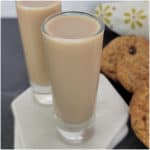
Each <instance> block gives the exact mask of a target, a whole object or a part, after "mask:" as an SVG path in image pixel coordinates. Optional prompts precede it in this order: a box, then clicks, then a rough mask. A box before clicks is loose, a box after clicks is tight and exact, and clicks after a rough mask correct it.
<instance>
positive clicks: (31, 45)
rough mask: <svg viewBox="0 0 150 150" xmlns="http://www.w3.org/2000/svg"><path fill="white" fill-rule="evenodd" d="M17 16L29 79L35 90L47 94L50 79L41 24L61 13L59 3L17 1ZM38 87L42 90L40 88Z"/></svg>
mask: <svg viewBox="0 0 150 150" xmlns="http://www.w3.org/2000/svg"><path fill="white" fill-rule="evenodd" d="M16 7H17V14H18V21H19V26H20V32H21V37H22V42H23V47H24V54H25V58H26V64H27V68H28V73H29V78H30V80H31V85H33V90H34V91H36V92H39V93H47V92H48V89H47V88H46V87H48V88H49V82H50V79H49V77H48V71H47V64H46V61H45V54H44V50H43V41H42V34H41V30H40V28H41V24H42V22H43V21H44V19H45V18H46V17H47V16H49V15H54V14H56V13H58V12H60V11H61V3H60V2H59V1H57V2H56V1H34V0H32V1H29V0H28V1H17V2H16ZM38 86H39V87H40V88H38Z"/></svg>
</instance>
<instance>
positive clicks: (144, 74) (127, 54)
mask: <svg viewBox="0 0 150 150" xmlns="http://www.w3.org/2000/svg"><path fill="white" fill-rule="evenodd" d="M148 64H149V44H148V41H146V40H145V39H144V38H142V37H136V38H135V39H134V42H133V43H132V44H131V45H130V46H129V47H126V46H125V47H124V49H123V51H122V52H121V56H120V57H119V59H118V63H117V67H116V70H117V71H116V72H117V79H118V80H119V82H120V83H121V84H122V85H123V86H124V88H125V89H127V90H128V91H130V92H134V91H136V89H137V88H138V87H140V86H141V84H142V83H143V82H144V81H145V80H147V79H148V77H149V66H148Z"/></svg>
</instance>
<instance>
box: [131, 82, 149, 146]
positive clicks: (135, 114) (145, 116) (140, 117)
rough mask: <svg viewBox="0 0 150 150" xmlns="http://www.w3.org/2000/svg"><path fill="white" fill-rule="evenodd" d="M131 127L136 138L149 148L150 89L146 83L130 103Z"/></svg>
mask: <svg viewBox="0 0 150 150" xmlns="http://www.w3.org/2000/svg"><path fill="white" fill-rule="evenodd" d="M130 114H131V126H132V128H133V130H134V132H135V134H136V136H137V137H138V138H139V139H140V140H141V141H142V142H143V143H144V144H145V145H146V146H147V147H149V88H148V83H146V82H145V83H144V84H143V85H142V86H141V87H140V88H139V89H138V90H137V91H136V92H135V93H134V95H133V97H132V99H131V103H130Z"/></svg>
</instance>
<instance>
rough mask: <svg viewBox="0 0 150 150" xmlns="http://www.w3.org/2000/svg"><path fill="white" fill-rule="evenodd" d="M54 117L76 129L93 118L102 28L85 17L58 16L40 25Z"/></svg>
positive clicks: (93, 18) (82, 14) (64, 14)
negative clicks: (74, 126)
mask: <svg viewBox="0 0 150 150" xmlns="http://www.w3.org/2000/svg"><path fill="white" fill-rule="evenodd" d="M43 38H44V45H45V50H46V55H47V58H48V59H47V60H48V66H49V70H50V78H51V84H52V88H53V96H54V107H55V112H56V116H57V117H58V118H60V119H61V120H62V121H63V122H64V123H67V124H72V125H79V124H84V123H85V122H88V120H90V119H91V118H92V116H93V114H94V110H95V104H96V93H97V86H98V80H99V71H100V54H101V49H102V41H103V25H100V23H99V22H98V20H96V18H95V17H93V16H90V15H88V14H85V13H77V12H76V13H75V12H74V13H73V12H71V13H69V12H68V13H62V14H60V15H57V16H55V17H52V18H49V19H47V20H46V21H45V23H44V25H43Z"/></svg>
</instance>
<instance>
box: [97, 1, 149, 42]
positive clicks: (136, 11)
mask: <svg viewBox="0 0 150 150" xmlns="http://www.w3.org/2000/svg"><path fill="white" fill-rule="evenodd" d="M148 6H149V2H148V1H136V2H133V1H132V2H131V1H130V2H129V1H122V2H108V3H107V2H105V3H100V4H98V5H97V7H96V9H95V15H96V16H97V17H98V18H100V19H102V21H103V22H104V23H105V25H107V27H108V28H110V29H111V30H113V31H114V32H116V33H118V34H121V35H128V34H134V35H141V36H144V37H145V38H147V39H148V38H149V29H148V19H149V16H148V15H149V13H148Z"/></svg>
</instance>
